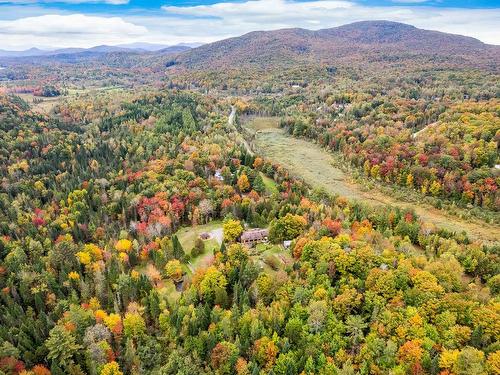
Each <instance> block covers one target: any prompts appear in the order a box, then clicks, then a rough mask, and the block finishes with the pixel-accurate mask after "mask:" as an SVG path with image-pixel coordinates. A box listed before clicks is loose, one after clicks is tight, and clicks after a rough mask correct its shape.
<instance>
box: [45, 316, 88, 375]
mask: <svg viewBox="0 0 500 375" xmlns="http://www.w3.org/2000/svg"><path fill="white" fill-rule="evenodd" d="M45 346H46V347H47V350H48V351H49V352H48V354H47V359H48V360H50V361H52V363H55V364H56V365H57V366H59V367H62V368H63V369H66V370H67V369H69V368H70V367H71V366H72V365H73V364H74V360H73V357H74V356H75V354H76V353H77V352H78V351H79V350H80V349H81V348H82V346H81V345H79V344H77V343H76V339H75V337H74V336H73V335H72V334H71V333H70V332H69V331H67V330H66V329H65V328H64V327H62V326H59V325H57V326H55V327H54V328H52V329H51V330H50V334H49V338H48V339H47V341H46V342H45Z"/></svg>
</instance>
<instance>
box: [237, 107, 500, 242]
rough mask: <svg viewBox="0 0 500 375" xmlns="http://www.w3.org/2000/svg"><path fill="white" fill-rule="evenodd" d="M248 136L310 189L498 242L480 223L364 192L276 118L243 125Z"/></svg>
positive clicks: (494, 231) (499, 230)
mask: <svg viewBox="0 0 500 375" xmlns="http://www.w3.org/2000/svg"><path fill="white" fill-rule="evenodd" d="M244 128H245V130H246V131H247V132H248V133H249V134H250V138H251V139H250V140H249V143H250V144H251V146H252V148H253V149H254V150H255V151H257V153H259V154H261V155H263V156H265V157H267V158H270V159H271V160H274V161H275V162H278V163H280V164H282V165H283V166H284V167H286V168H287V169H289V170H290V172H291V173H292V174H295V175H296V176H297V177H300V178H302V179H304V180H305V181H306V182H308V183H309V184H310V185H311V186H313V187H318V188H323V189H325V190H326V191H327V192H328V193H331V194H338V195H341V196H344V197H346V198H349V199H356V200H359V201H362V202H365V203H368V204H370V205H380V204H390V205H394V206H398V207H401V208H403V209H405V208H411V209H414V210H415V212H416V213H417V214H418V215H419V216H420V217H421V219H422V220H423V221H425V222H430V223H433V224H434V225H436V226H438V227H440V228H444V229H447V230H451V231H455V232H462V231H465V232H467V233H468V234H469V236H470V237H471V238H474V239H479V238H481V239H483V240H486V241H493V242H496V241H500V227H498V226H495V225H491V224H487V223H485V222H482V221H480V220H471V221H470V222H469V221H465V220H461V219H459V218H458V217H456V216H452V215H449V214H447V213H446V212H444V211H442V210H439V209H436V208H434V207H432V206H428V205H419V206H416V205H415V204H414V203H409V202H405V201H402V200H399V199H396V198H394V197H392V196H389V195H386V194H384V193H382V192H381V191H379V190H376V189H370V190H365V189H364V188H363V187H362V186H361V185H359V184H356V183H355V182H354V181H353V180H352V179H351V178H350V177H349V176H348V175H347V174H346V173H344V172H343V171H342V170H341V169H340V168H337V167H335V166H334V162H335V160H334V157H333V155H332V154H331V153H329V152H328V151H326V150H324V149H323V148H321V147H320V146H318V145H316V144H314V143H312V142H310V141H307V140H304V139H299V138H294V137H292V136H290V135H288V134H286V133H285V132H284V131H283V130H282V129H280V128H279V127H278V118H272V117H254V118H250V119H248V120H247V122H246V123H245V124H244Z"/></svg>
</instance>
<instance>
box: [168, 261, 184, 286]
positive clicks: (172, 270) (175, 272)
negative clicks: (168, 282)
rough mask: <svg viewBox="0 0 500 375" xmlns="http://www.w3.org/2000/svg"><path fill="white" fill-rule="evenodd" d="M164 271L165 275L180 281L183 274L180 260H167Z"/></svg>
mask: <svg viewBox="0 0 500 375" xmlns="http://www.w3.org/2000/svg"><path fill="white" fill-rule="evenodd" d="M165 272H166V274H167V277H169V278H170V279H172V280H173V281H174V282H180V281H181V280H182V275H183V272H182V266H181V262H179V261H178V260H177V259H172V260H170V261H168V263H167V264H166V266H165Z"/></svg>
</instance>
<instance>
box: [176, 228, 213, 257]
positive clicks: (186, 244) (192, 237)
mask: <svg viewBox="0 0 500 375" xmlns="http://www.w3.org/2000/svg"><path fill="white" fill-rule="evenodd" d="M217 229H218V230H220V229H222V221H220V220H214V221H211V222H210V223H208V224H204V225H197V226H195V227H185V228H181V229H179V230H178V231H177V233H176V235H177V238H178V239H179V242H180V243H181V245H182V248H183V249H184V252H185V253H186V254H191V250H192V249H193V247H194V243H195V241H196V239H197V238H198V237H199V236H200V234H202V233H204V232H211V231H213V230H217ZM204 242H205V248H206V249H209V248H212V247H219V246H220V245H219V243H218V241H217V240H216V239H215V238H211V239H208V240H206V241H204Z"/></svg>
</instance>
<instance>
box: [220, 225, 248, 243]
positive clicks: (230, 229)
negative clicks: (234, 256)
mask: <svg viewBox="0 0 500 375" xmlns="http://www.w3.org/2000/svg"><path fill="white" fill-rule="evenodd" d="M222 230H223V233H224V241H226V242H234V241H236V240H237V239H238V237H240V236H241V233H243V226H242V225H241V222H240V221H239V220H227V221H226V222H225V223H224V224H223V225H222Z"/></svg>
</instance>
